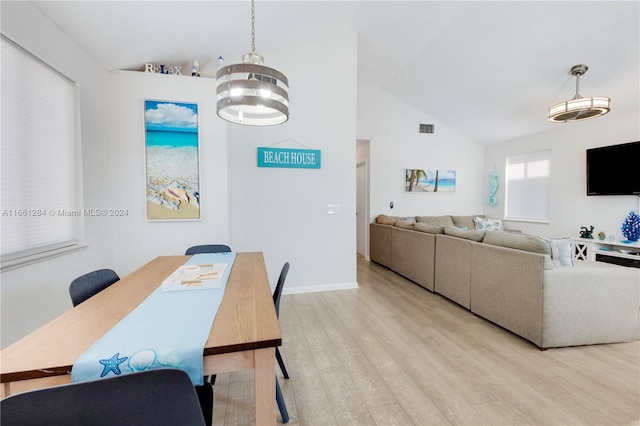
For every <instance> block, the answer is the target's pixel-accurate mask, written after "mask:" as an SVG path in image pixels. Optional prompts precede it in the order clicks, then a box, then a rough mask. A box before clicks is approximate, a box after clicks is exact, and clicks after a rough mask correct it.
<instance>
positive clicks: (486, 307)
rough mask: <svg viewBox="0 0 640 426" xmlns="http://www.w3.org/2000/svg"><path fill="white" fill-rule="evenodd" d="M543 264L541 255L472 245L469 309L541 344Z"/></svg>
mask: <svg viewBox="0 0 640 426" xmlns="http://www.w3.org/2000/svg"><path fill="white" fill-rule="evenodd" d="M544 265H545V255H544V254H540V253H533V252H528V251H523V250H516V249H512V248H507V247H501V246H494V245H489V244H484V243H480V244H474V245H473V246H472V247H471V300H470V309H471V312H473V313H475V314H477V315H479V316H481V317H483V318H486V319H488V320H489V321H491V322H493V323H495V324H498V325H499V326H501V327H504V328H506V329H507V330H510V331H512V332H514V333H515V334H517V335H519V336H521V337H524V338H525V339H527V340H529V341H531V342H533V343H534V344H536V345H538V346H540V345H541V343H542V291H543V290H542V279H543V271H544Z"/></svg>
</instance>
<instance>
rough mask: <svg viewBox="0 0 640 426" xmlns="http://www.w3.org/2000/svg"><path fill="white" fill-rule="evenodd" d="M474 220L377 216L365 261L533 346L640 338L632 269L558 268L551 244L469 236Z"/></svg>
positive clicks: (500, 234) (598, 265) (513, 236)
mask: <svg viewBox="0 0 640 426" xmlns="http://www.w3.org/2000/svg"><path fill="white" fill-rule="evenodd" d="M475 217H482V216H480V215H479V216H435V217H429V216H417V217H415V218H410V219H409V220H407V218H398V217H389V216H382V215H381V216H378V218H377V219H376V221H377V223H372V224H371V225H370V231H371V232H370V258H371V260H372V261H374V262H377V263H379V264H381V265H383V266H386V267H388V268H389V269H391V270H393V271H395V272H397V273H399V274H400V275H403V276H405V277H407V278H409V279H410V280H412V281H414V282H416V283H418V284H420V285H421V286H423V287H425V288H426V289H428V290H430V291H432V292H435V293H438V294H441V295H442V296H444V297H446V298H448V299H450V300H452V301H454V302H456V303H457V304H459V305H461V306H463V307H465V308H466V309H469V310H470V311H471V312H473V313H475V314H477V315H478V316H481V317H483V318H485V319H487V320H489V321H491V322H493V323H495V324H498V325H499V326H501V327H504V328H505V329H507V330H510V331H512V332H513V333H515V334H517V335H519V336H521V337H523V338H525V339H527V340H529V341H531V342H532V343H534V344H535V345H537V346H538V347H539V348H553V347H562V346H577V345H588V344H598V343H614V342H628V341H632V340H638V339H639V338H640V269H636V268H627V267H622V266H617V265H610V264H606V263H602V262H588V261H576V262H575V266H562V265H561V264H560V261H559V259H560V257H561V256H560V253H559V252H558V249H557V247H558V246H557V245H556V244H555V243H554V242H553V241H550V240H547V239H543V238H540V237H537V236H533V235H526V234H518V233H514V232H505V231H497V230H487V231H483V230H477V229H475V224H474V218H475ZM465 228H466V229H465ZM564 261H566V258H565V259H563V262H564Z"/></svg>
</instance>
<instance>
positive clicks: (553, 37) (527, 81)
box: [34, 0, 640, 144]
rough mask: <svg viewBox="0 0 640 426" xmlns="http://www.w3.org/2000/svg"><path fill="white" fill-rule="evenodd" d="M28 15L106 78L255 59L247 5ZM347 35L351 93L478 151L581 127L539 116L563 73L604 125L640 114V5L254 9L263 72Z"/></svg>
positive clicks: (329, 4) (562, 87)
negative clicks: (306, 41)
mask: <svg viewBox="0 0 640 426" xmlns="http://www.w3.org/2000/svg"><path fill="white" fill-rule="evenodd" d="M34 4H35V5H36V6H37V7H38V8H39V9H40V10H41V11H42V12H43V13H44V14H46V15H47V16H49V17H50V18H51V19H52V20H53V21H54V22H55V23H56V24H57V25H58V26H60V28H62V30H64V31H65V32H66V33H67V34H69V36H71V37H72V38H73V39H75V40H76V41H77V42H78V43H79V44H80V45H81V46H82V47H83V48H84V49H85V50H86V51H87V52H89V53H90V54H91V55H92V56H93V57H94V58H95V59H96V60H97V61H98V62H99V63H100V64H102V65H103V66H104V67H105V68H106V69H108V70H116V69H141V66H142V63H143V62H153V63H164V62H170V63H181V62H189V61H191V60H192V59H195V58H200V63H201V66H202V73H203V75H210V76H212V75H214V74H215V70H216V58H217V56H218V55H222V56H224V57H225V58H232V61H231V62H238V61H239V60H240V57H241V55H242V54H243V53H246V52H247V51H249V50H250V3H249V2H248V1H237V0H236V1H195V2H191V1H135V2H134V1H108V2H100V1H65V2H59V1H36V2H34ZM345 27H346V28H353V29H355V31H357V33H358V84H359V85H368V86H374V87H378V88H380V89H382V90H384V91H386V92H388V93H390V94H391V95H393V96H395V97H397V98H399V99H400V100H402V101H404V102H405V103H407V104H409V105H411V106H412V107H414V108H416V109H417V110H420V111H424V113H425V114H428V115H429V116H431V117H433V118H435V119H436V120H439V121H440V122H443V123H444V124H446V125H449V126H451V127H453V128H454V129H456V130H457V131H459V132H460V133H462V134H464V135H465V136H467V137H469V138H470V139H473V140H475V141H477V142H479V143H482V144H491V143H496V142H502V141H506V140H511V139H515V138H520V137H523V136H527V135H531V134H537V133H541V132H545V131H549V130H551V129H554V128H556V127H557V126H563V125H576V124H575V123H574V124H554V123H549V122H548V121H546V109H547V108H548V107H549V106H550V105H551V104H554V103H557V102H561V101H564V100H567V99H570V98H571V97H573V95H574V94H575V78H574V77H572V76H571V75H570V74H569V69H570V68H571V67H572V66H573V65H576V64H581V63H584V64H587V65H588V66H589V71H588V72H587V73H586V74H585V76H584V77H582V78H581V90H580V92H581V94H582V95H583V96H609V97H611V99H612V101H611V105H612V112H611V113H610V114H609V115H608V116H605V117H602V118H598V120H606V119H607V117H609V116H612V115H613V114H619V113H629V112H631V113H634V111H635V114H637V115H640V81H639V80H640V2H637V1H591V2H583V1H546V2H542V1H531V2H528V1H500V2H490V1H467V2H465V1H406V2H402V1H355V2H347V1H280V2H272V1H267V0H257V1H256V44H257V45H256V51H257V52H258V53H261V54H262V55H264V56H265V57H266V58H267V61H268V59H269V52H270V51H271V50H273V49H276V48H277V49H286V45H287V43H288V42H290V41H291V40H293V39H295V38H296V37H297V36H298V35H301V34H308V33H310V32H318V33H321V32H322V31H327V30H328V29H329V30H330V29H331V28H345ZM318 60H323V61H324V60H330V58H318ZM266 65H270V66H273V67H276V68H278V64H273V63H267V64H266ZM309 65H310V66H312V65H313V64H309ZM282 71H284V72H285V73H286V69H282ZM291 90H292V93H293V92H294V90H295V82H292V89H291ZM292 108H293V105H292ZM639 120H640V119H639Z"/></svg>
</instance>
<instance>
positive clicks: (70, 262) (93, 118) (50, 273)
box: [0, 2, 114, 347]
mask: <svg viewBox="0 0 640 426" xmlns="http://www.w3.org/2000/svg"><path fill="white" fill-rule="evenodd" d="M1 8H2V13H1V15H2V32H3V33H4V34H6V35H7V36H9V37H10V38H11V39H13V40H14V41H16V42H17V43H19V44H21V45H22V46H23V47H25V48H26V49H28V50H29V51H31V52H32V53H34V54H35V55H37V56H38V57H40V58H42V59H43V60H44V61H46V62H48V63H49V64H50V65H52V66H53V67H55V68H57V69H58V70H60V71H61V72H62V73H64V74H66V75H67V76H68V77H70V78H71V79H72V80H75V81H76V82H78V84H79V85H80V102H81V106H82V112H81V128H82V168H83V176H84V183H83V184H84V204H85V207H86V208H103V207H108V206H110V203H111V201H110V200H111V191H112V187H111V184H110V182H109V174H110V169H111V167H110V163H111V158H110V150H109V141H108V137H107V134H108V127H107V121H106V120H105V117H107V116H108V110H107V87H108V73H107V72H106V70H104V69H103V68H102V67H101V66H100V65H99V64H98V63H97V62H95V61H94V59H93V58H92V57H91V56H89V55H87V54H86V52H84V51H83V50H82V49H81V48H80V47H79V46H78V45H77V44H76V43H75V42H74V41H73V40H71V39H70V38H69V37H68V36H67V35H66V34H64V33H63V32H62V31H60V29H59V28H58V27H57V26H56V25H54V24H53V23H52V22H51V21H50V20H49V19H48V18H46V17H45V16H44V15H42V13H40V11H39V10H38V9H37V8H36V7H35V6H34V5H33V4H32V3H30V2H1ZM51 166H52V167H55V165H53V164H52V165H51ZM42 208H47V206H42ZM85 238H86V244H87V248H86V249H85V250H82V251H79V252H75V253H71V254H66V255H64V256H61V257H56V258H54V259H50V260H47V261H44V262H40V263H37V264H34V265H29V266H24V267H21V268H17V269H13V270H9V271H5V272H2V273H1V274H0V279H1V280H2V285H1V288H2V291H1V295H2V301H1V303H2V306H1V308H2V312H1V318H2V321H1V322H2V336H1V346H2V347H5V346H7V345H9V344H10V343H12V342H14V341H15V340H17V339H18V338H20V337H22V336H23V335H25V334H27V333H28V332H30V331H32V330H34V329H36V328H38V327H39V326H41V325H42V324H44V323H46V322H48V321H49V320H51V319H53V318H55V317H56V316H58V315H60V314H61V313H63V312H64V311H66V310H67V309H70V308H71V306H72V305H71V300H70V298H69V292H68V288H69V283H70V282H71V280H73V279H74V278H75V277H77V276H79V275H81V274H83V273H84V272H86V271H88V270H92V269H98V268H104V267H106V268H112V267H114V257H113V250H114V245H113V243H114V240H113V221H112V220H111V219H110V218H106V217H88V218H86V220H85Z"/></svg>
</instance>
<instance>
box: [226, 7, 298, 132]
mask: <svg viewBox="0 0 640 426" xmlns="http://www.w3.org/2000/svg"><path fill="white" fill-rule="evenodd" d="M255 39H256V32H255V3H254V0H251V52H250V53H246V54H245V55H243V56H242V63H241V64H234V65H222V66H221V67H220V69H219V70H218V73H217V74H216V87H217V89H216V92H217V110H218V116H219V117H220V118H222V119H224V120H227V121H229V122H231V123H236V124H244V125H247V126H272V125H275V124H282V123H284V122H285V121H287V120H288V119H289V80H287V77H286V76H285V75H284V74H282V73H281V72H280V71H278V70H275V69H273V68H269V67H266V66H264V65H263V63H264V58H263V57H262V56H261V55H258V54H257V53H256V52H255V50H256V41H255Z"/></svg>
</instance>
